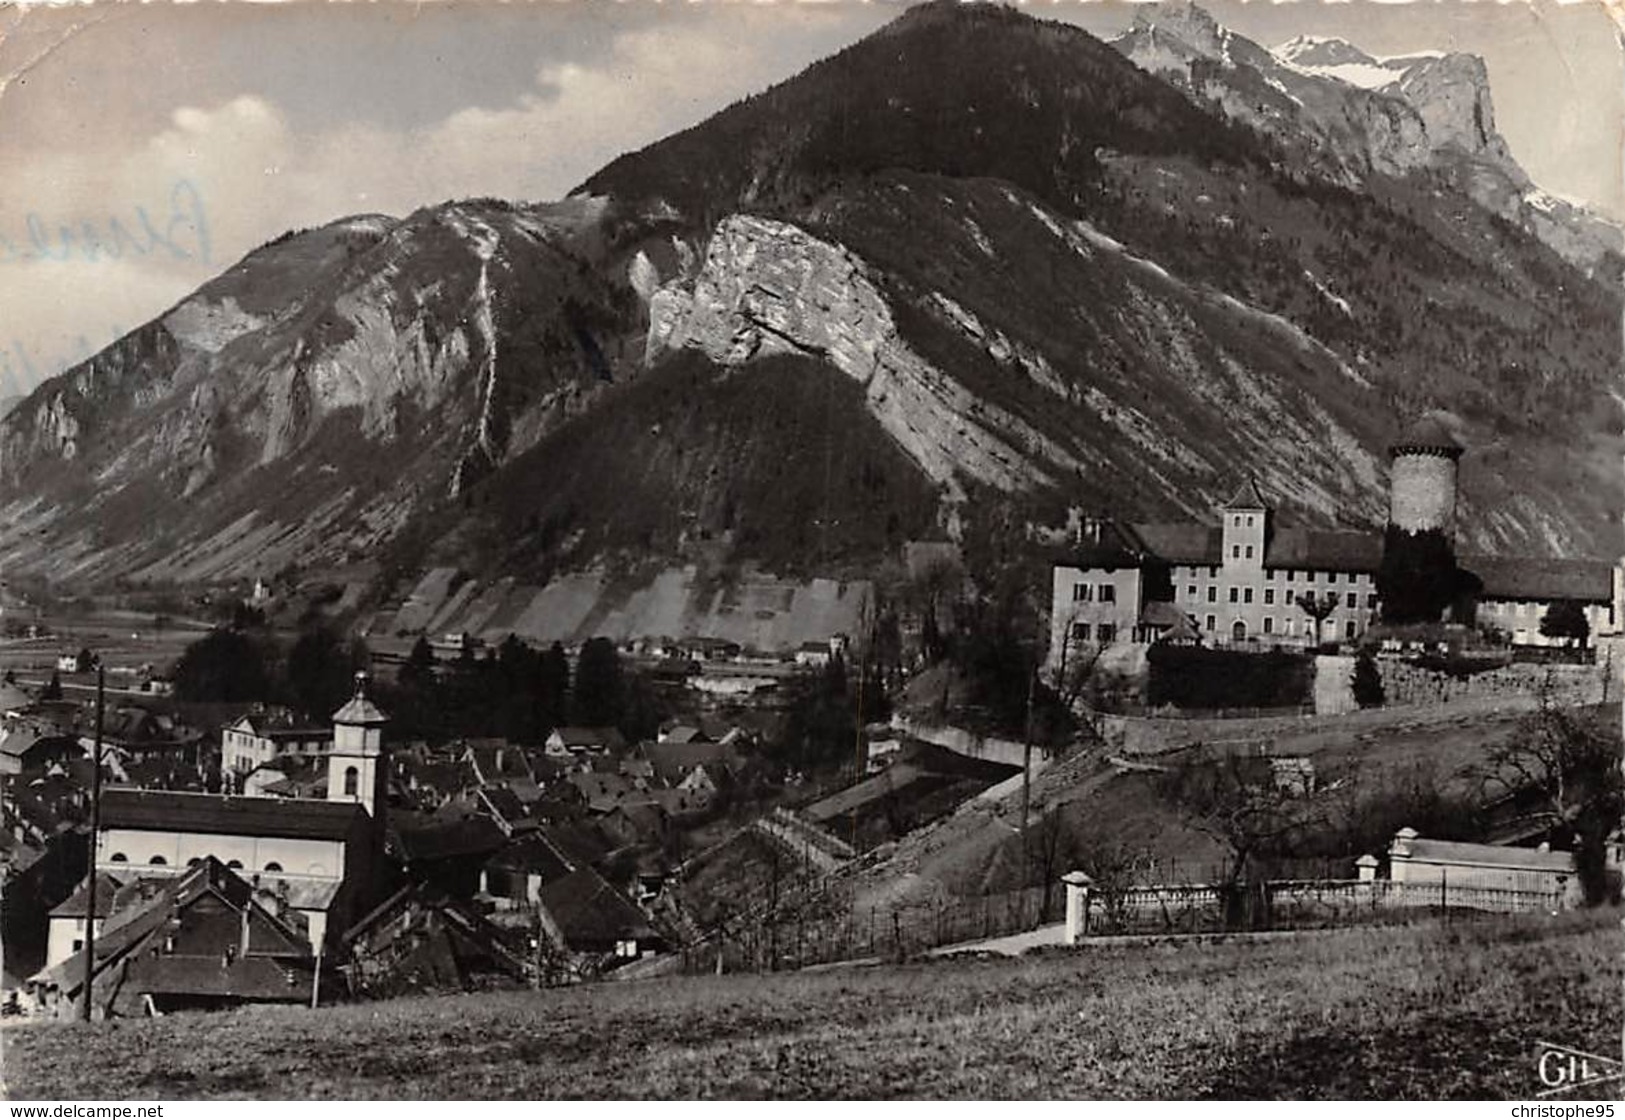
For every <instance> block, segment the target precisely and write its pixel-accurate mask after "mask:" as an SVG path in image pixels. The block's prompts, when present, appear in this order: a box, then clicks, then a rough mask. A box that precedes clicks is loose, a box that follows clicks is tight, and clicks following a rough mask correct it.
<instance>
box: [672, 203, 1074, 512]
mask: <svg viewBox="0 0 1625 1120" xmlns="http://www.w3.org/2000/svg"><path fill="white" fill-rule="evenodd" d="M682 347H690V348H693V349H697V350H699V351H701V352H702V353H704V354H705V355H706V356H707V357H709V358H710V359H711V360H712V361H714V362H717V363H719V364H722V365H740V364H743V363H745V362H748V361H750V360H751V359H753V358H756V357H758V356H763V357H765V356H768V355H772V354H776V353H793V354H805V355H811V356H815V357H818V358H820V359H822V360H824V361H827V362H829V363H830V364H831V365H833V366H834V367H835V368H836V369H838V370H840V371H841V372H842V373H844V374H845V375H846V376H848V377H850V378H852V379H853V380H854V381H856V382H858V384H859V385H861V386H862V387H863V390H864V400H865V402H866V403H867V405H868V408H869V411H870V413H871V414H872V415H873V416H874V418H875V419H876V420H877V421H878V422H879V423H880V425H881V427H882V428H884V429H885V431H886V432H887V433H888V434H889V435H890V436H891V437H892V438H893V439H895V440H896V441H897V443H898V444H899V445H901V446H902V447H903V448H904V449H905V450H906V451H907V452H908V454H909V455H910V457H912V458H913V459H914V461H915V462H916V463H917V464H919V466H920V468H921V469H922V470H923V471H924V472H925V473H926V475H927V476H929V477H930V478H931V479H932V480H933V481H935V482H936V483H938V484H940V485H942V486H944V487H946V488H947V492H948V494H949V496H950V497H951V498H952V499H953V500H955V501H962V500H963V499H964V490H963V488H962V487H961V485H960V482H961V480H964V479H969V480H974V481H976V482H980V483H983V484H986V485H988V486H991V487H993V488H994V489H997V490H1001V491H1005V492H1012V491H1016V490H1023V489H1028V488H1030V487H1032V486H1034V485H1037V484H1044V483H1050V482H1053V477H1052V476H1051V475H1050V474H1049V473H1048V470H1049V469H1050V468H1053V467H1060V468H1062V469H1063V470H1067V471H1071V470H1075V469H1076V468H1077V467H1078V463H1077V461H1076V460H1075V459H1073V458H1072V457H1071V456H1070V455H1068V454H1067V453H1066V452H1065V451H1063V450H1062V449H1061V448H1059V447H1057V446H1056V445H1054V444H1053V443H1051V442H1050V441H1048V440H1046V439H1045V438H1044V437H1043V436H1042V435H1040V434H1039V433H1038V432H1036V431H1034V430H1033V429H1032V427H1031V426H1030V425H1027V424H1025V423H1023V422H1022V421H1021V420H1020V419H1019V418H1017V417H1015V416H1012V415H1011V414H1009V413H1008V412H1006V411H1004V410H1003V409H1001V408H999V407H998V406H997V405H994V404H991V403H990V402H985V401H979V400H978V399H977V398H976V397H975V395H974V394H972V393H971V392H970V391H969V390H968V389H967V388H966V387H965V386H964V385H962V384H959V383H958V382H956V381H955V380H954V379H953V378H951V377H949V376H947V375H945V374H944V373H943V372H942V371H941V370H939V369H936V368H934V367H933V366H932V365H931V363H929V362H927V361H926V360H925V359H923V358H922V357H920V356H919V355H918V354H917V353H915V352H914V351H913V350H912V349H910V347H909V346H908V344H907V343H906V342H904V341H903V339H902V338H901V337H900V336H899V334H898V330H897V324H896V322H895V321H894V320H893V317H892V314H891V309H890V307H889V306H888V305H887V302H886V299H885V297H884V296H883V295H882V294H881V292H880V291H879V290H878V288H877V287H876V284H875V281H874V280H873V279H872V278H871V270H870V269H869V267H868V266H867V265H865V264H864V262H863V261H861V260H859V259H858V258H857V257H855V256H854V255H853V254H852V253H850V252H848V251H847V250H845V249H844V248H842V247H841V246H839V245H831V244H827V243H825V242H822V241H820V240H818V239H817V238H816V237H813V236H811V235H809V234H808V233H806V232H805V231H804V230H800V229H797V228H796V227H795V226H792V225H788V224H786V223H783V222H773V221H767V220H764V219H761V218H754V217H747V216H743V215H735V216H733V217H730V218H728V219H726V220H725V221H723V222H722V223H721V225H719V226H718V227H717V229H716V231H715V233H714V234H713V235H712V237H711V241H710V245H709V247H708V249H707V251H706V256H705V264H704V266H703V268H702V269H701V271H700V274H699V275H698V277H696V278H695V279H694V280H692V281H677V282H674V283H672V284H669V285H667V286H664V287H662V288H660V289H659V290H658V291H657V292H655V293H654V294H653V296H652V298H651V300H650V309H649V341H648V348H647V355H648V358H649V359H654V358H657V357H658V356H659V355H660V354H661V353H662V352H663V351H665V350H668V349H677V348H682ZM1018 447H1019V448H1021V449H1022V450H1017V448H1018Z"/></svg>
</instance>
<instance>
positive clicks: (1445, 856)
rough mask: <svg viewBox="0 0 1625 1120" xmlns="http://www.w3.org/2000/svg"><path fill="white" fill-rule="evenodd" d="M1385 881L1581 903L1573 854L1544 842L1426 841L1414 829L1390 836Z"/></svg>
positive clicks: (1582, 895) (1582, 892)
mask: <svg viewBox="0 0 1625 1120" xmlns="http://www.w3.org/2000/svg"><path fill="white" fill-rule="evenodd" d="M1388 877H1389V878H1390V879H1392V880H1393V881H1394V882H1396V883H1427V884H1441V885H1442V886H1443V888H1444V890H1445V891H1446V892H1448V891H1450V890H1452V889H1454V890H1463V891H1465V890H1467V889H1470V888H1476V889H1481V890H1495V891H1518V892H1521V893H1531V894H1544V895H1549V896H1551V898H1552V900H1553V902H1554V904H1555V905H1557V906H1559V907H1569V906H1578V905H1580V904H1581V903H1583V902H1584V900H1585V890H1584V888H1583V886H1582V885H1581V883H1580V876H1579V874H1578V873H1577V872H1576V870H1575V866H1574V854H1573V853H1572V852H1554V851H1552V850H1551V849H1550V848H1549V847H1547V845H1545V844H1542V845H1541V846H1540V847H1538V848H1512V847H1505V846H1502V845H1498V844H1465V843H1460V842H1457V841H1454V840H1429V839H1425V838H1424V837H1422V836H1419V835H1418V834H1417V832H1416V830H1415V829H1414V828H1402V829H1400V830H1399V831H1398V832H1396V833H1394V840H1393V843H1392V845H1390V846H1389V849H1388ZM1447 897H1448V894H1447Z"/></svg>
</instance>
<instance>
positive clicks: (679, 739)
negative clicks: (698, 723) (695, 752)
mask: <svg viewBox="0 0 1625 1120" xmlns="http://www.w3.org/2000/svg"><path fill="white" fill-rule="evenodd" d="M656 741H657V742H661V743H709V742H710V741H711V739H710V737H709V736H707V735H706V733H705V732H704V731H703V730H701V729H700V728H698V727H690V726H689V725H688V724H686V723H673V724H668V725H667V726H665V727H662V728H661V729H660V732H659V734H658V735H657V736H656Z"/></svg>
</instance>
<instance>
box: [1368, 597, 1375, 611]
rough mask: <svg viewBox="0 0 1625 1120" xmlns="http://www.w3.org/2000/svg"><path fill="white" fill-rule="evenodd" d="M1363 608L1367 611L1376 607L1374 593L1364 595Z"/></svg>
mask: <svg viewBox="0 0 1625 1120" xmlns="http://www.w3.org/2000/svg"><path fill="white" fill-rule="evenodd" d="M1365 609H1366V610H1368V611H1374V610H1376V609H1377V597H1376V596H1375V595H1367V596H1366V597H1365Z"/></svg>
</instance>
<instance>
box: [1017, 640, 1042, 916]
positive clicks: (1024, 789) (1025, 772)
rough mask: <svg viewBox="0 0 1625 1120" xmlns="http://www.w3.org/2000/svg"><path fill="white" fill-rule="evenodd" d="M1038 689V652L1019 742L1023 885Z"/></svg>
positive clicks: (1027, 864)
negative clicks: (1024, 726)
mask: <svg viewBox="0 0 1625 1120" xmlns="http://www.w3.org/2000/svg"><path fill="white" fill-rule="evenodd" d="M1037 691H1038V654H1037V653H1036V652H1035V653H1034V655H1033V663H1032V666H1031V668H1030V670H1029V672H1028V675H1027V727H1026V732H1025V734H1024V735H1023V736H1022V743H1021V881H1022V884H1023V885H1024V886H1025V884H1026V882H1027V877H1028V876H1029V875H1030V874H1031V873H1032V863H1031V853H1030V852H1029V851H1028V849H1027V817H1028V806H1029V805H1031V803H1032V790H1033V701H1034V696H1035V694H1036V692H1037Z"/></svg>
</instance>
